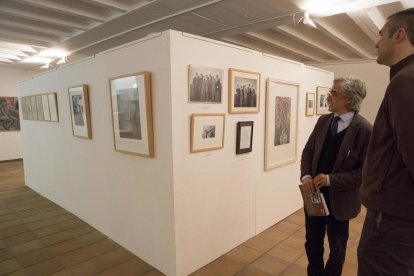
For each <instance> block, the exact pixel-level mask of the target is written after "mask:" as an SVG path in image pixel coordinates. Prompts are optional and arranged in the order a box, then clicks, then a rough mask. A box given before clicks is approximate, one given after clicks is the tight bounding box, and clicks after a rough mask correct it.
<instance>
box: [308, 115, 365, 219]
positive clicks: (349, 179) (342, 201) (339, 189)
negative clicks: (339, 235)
mask: <svg viewBox="0 0 414 276" xmlns="http://www.w3.org/2000/svg"><path fill="white" fill-rule="evenodd" d="M332 117H333V113H331V114H329V115H323V116H321V117H320V118H319V120H318V122H317V123H316V125H315V128H314V129H313V131H312V134H311V135H310V137H309V140H308V142H307V143H306V145H305V148H304V149H303V152H302V161H301V166H300V167H301V177H302V176H304V175H311V176H312V177H316V170H317V167H318V162H319V158H320V156H321V153H322V149H323V146H324V143H325V138H326V135H327V134H328V129H330V125H331V122H332ZM371 132H372V125H371V124H370V123H369V122H368V121H367V120H366V119H365V118H364V117H362V116H361V115H359V114H358V113H357V112H356V113H355V115H354V117H353V118H352V121H351V123H350V125H349V126H348V130H347V132H346V134H345V137H344V139H343V141H342V144H341V148H340V149H339V152H338V155H337V158H336V161H335V164H334V166H333V169H332V173H330V174H329V179H330V184H331V186H330V189H329V197H330V202H331V209H332V214H333V216H334V217H335V218H336V219H338V220H348V219H351V218H354V217H356V216H357V215H358V213H359V212H360V211H361V202H360V200H359V187H360V185H361V171H362V165H363V164H364V159H365V154H366V152H367V148H368V143H369V139H370V136H371Z"/></svg>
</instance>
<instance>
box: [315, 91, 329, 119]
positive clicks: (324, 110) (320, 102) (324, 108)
mask: <svg viewBox="0 0 414 276" xmlns="http://www.w3.org/2000/svg"><path fill="white" fill-rule="evenodd" d="M329 90H331V89H330V88H328V87H323V86H318V87H316V114H317V115H323V114H329V113H331V112H330V111H329V106H328V101H327V98H328V92H329Z"/></svg>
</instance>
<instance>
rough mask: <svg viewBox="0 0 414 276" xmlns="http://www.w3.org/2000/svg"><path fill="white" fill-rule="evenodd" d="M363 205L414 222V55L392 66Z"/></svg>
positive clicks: (375, 131) (369, 158)
mask: <svg viewBox="0 0 414 276" xmlns="http://www.w3.org/2000/svg"><path fill="white" fill-rule="evenodd" d="M360 196H361V201H362V203H363V204H364V205H365V206H366V207H367V208H369V209H372V210H377V211H382V212H384V213H386V214H390V215H394V216H397V217H400V218H402V219H406V220H410V221H413V222H414V212H413V210H414V55H411V56H408V57H406V58H405V59H403V60H402V61H400V62H399V63H397V64H395V65H393V66H391V81H390V84H389V85H388V87H387V90H386V92H385V96H384V99H383V101H382V104H381V106H380V109H379V111H378V114H377V117H376V119H375V123H374V128H373V132H372V136H371V140H370V144H369V147H368V151H367V157H366V160H365V165H364V167H363V172H362V186H361V188H360Z"/></svg>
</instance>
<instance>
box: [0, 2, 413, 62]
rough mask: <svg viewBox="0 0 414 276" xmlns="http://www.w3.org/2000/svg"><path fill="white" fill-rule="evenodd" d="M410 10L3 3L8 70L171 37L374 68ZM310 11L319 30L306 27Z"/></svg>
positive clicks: (397, 5) (1, 56) (0, 20)
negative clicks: (386, 27) (393, 22)
mask: <svg viewBox="0 0 414 276" xmlns="http://www.w3.org/2000/svg"><path fill="white" fill-rule="evenodd" d="M323 2H324V3H325V4H323ZM326 3H328V4H326ZM312 5H313V6H312ZM318 5H319V6H318ZM327 5H328V6H327ZM410 7H414V0H399V1H398V0H328V1H327V0H0V66H7V67H13V68H23V69H39V68H40V66H42V65H44V64H45V63H46V61H49V62H50V65H51V66H57V65H56V63H57V62H58V61H59V59H60V58H61V57H62V56H65V55H67V54H68V57H67V59H68V60H69V62H72V61H75V60H77V59H80V58H84V57H87V56H91V55H94V54H96V53H99V52H101V51H103V50H106V49H109V48H112V47H114V46H117V45H120V44H123V43H127V42H130V41H133V40H136V39H138V38H142V37H145V36H147V35H148V34H153V33H158V32H161V31H163V30H166V29H174V30H178V31H183V32H187V33H191V34H196V35H200V36H205V37H209V38H213V39H217V40H221V41H225V42H230V43H233V44H237V45H241V46H244V47H247V48H252V49H255V50H258V51H261V52H265V53H269V54H272V55H276V56H281V57H285V58H288V59H292V60H296V61H300V62H303V63H305V64H314V65H315V64H322V63H331V62H355V61H364V60H372V59H375V58H376V49H375V44H376V40H377V37H378V32H379V29H380V28H381V27H382V26H383V24H384V22H385V20H386V18H387V16H388V15H390V14H392V13H394V12H396V11H399V10H402V9H405V8H410ZM305 10H309V14H310V18H311V19H312V20H313V22H314V23H315V25H316V27H317V28H313V27H311V26H308V25H305V24H303V21H304V18H303V17H304V11H305ZM344 11H345V12H344ZM305 22H306V20H305ZM50 48H52V49H55V50H56V49H58V50H59V49H60V50H62V49H63V50H65V51H66V53H65V52H58V53H53V52H51V51H50V50H49V51H46V52H45V50H47V49H50ZM28 58H29V59H28ZM29 60H32V61H33V62H30V63H29V62H27V61H29Z"/></svg>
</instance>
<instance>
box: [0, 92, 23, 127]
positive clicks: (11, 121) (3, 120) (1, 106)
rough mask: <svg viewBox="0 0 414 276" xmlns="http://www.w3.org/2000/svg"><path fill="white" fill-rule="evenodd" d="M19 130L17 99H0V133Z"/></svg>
mask: <svg viewBox="0 0 414 276" xmlns="http://www.w3.org/2000/svg"><path fill="white" fill-rule="evenodd" d="M18 130H20V119H19V101H18V98H17V97H0V131H18Z"/></svg>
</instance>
